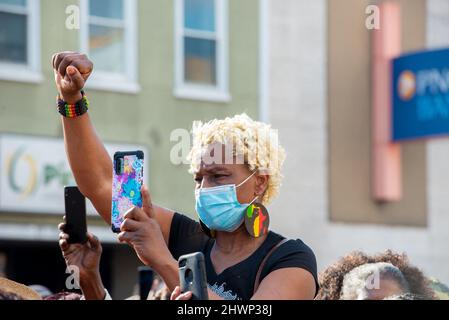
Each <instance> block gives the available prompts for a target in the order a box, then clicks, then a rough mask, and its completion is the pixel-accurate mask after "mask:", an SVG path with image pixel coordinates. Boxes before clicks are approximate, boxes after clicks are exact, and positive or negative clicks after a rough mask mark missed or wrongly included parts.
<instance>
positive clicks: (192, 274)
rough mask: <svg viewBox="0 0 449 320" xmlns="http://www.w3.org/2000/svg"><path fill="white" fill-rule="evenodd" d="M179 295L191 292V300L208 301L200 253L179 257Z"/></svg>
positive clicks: (204, 266) (202, 256) (204, 267)
mask: <svg viewBox="0 0 449 320" xmlns="http://www.w3.org/2000/svg"><path fill="white" fill-rule="evenodd" d="M178 265H179V280H180V284H181V286H180V287H181V293H185V292H187V291H190V292H192V300H208V299H209V295H208V293H207V276H206V264H205V262H204V255H203V254H202V253H201V252H196V253H192V254H187V255H183V256H181V257H179V260H178Z"/></svg>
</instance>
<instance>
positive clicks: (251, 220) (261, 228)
mask: <svg viewBox="0 0 449 320" xmlns="http://www.w3.org/2000/svg"><path fill="white" fill-rule="evenodd" d="M269 226H270V216H269V215H268V210H267V208H265V207H264V205H263V204H261V203H253V204H252V205H250V206H249V207H248V208H247V209H246V212H245V228H246V231H248V233H249V234H250V235H251V236H252V237H254V238H260V237H262V236H264V235H266V234H267V233H268V228H269Z"/></svg>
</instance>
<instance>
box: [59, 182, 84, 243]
mask: <svg viewBox="0 0 449 320" xmlns="http://www.w3.org/2000/svg"><path fill="white" fill-rule="evenodd" d="M64 198H65V218H66V227H65V230H64V231H65V233H67V234H68V235H69V240H68V243H82V244H83V243H86V242H87V223H86V198H85V197H84V195H83V194H82V193H81V192H80V191H79V189H78V187H65V188H64Z"/></svg>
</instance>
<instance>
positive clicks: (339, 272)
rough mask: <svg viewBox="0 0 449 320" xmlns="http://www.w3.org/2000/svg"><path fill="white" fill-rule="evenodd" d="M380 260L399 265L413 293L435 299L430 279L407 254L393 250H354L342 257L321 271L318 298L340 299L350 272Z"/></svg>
mask: <svg viewBox="0 0 449 320" xmlns="http://www.w3.org/2000/svg"><path fill="white" fill-rule="evenodd" d="M378 262H387V263H391V264H392V265H394V266H395V267H397V268H398V269H399V270H400V271H401V272H402V274H403V275H404V278H405V279H406V280H407V282H408V284H409V287H410V293H411V294H414V295H418V296H421V297H423V298H424V299H429V300H431V299H435V295H434V293H433V291H432V289H431V288H430V281H429V280H428V279H427V278H426V277H425V276H424V274H423V273H422V272H421V271H420V270H419V269H418V268H416V267H414V266H412V265H410V263H409V260H408V258H407V255H406V254H397V253H393V252H392V251H391V250H387V251H386V252H385V253H383V254H378V255H374V256H369V255H366V254H365V253H363V252H360V251H354V252H351V253H350V254H348V255H346V256H345V257H343V258H341V259H340V260H339V261H338V262H336V263H334V264H333V265H331V266H329V267H328V268H327V269H326V270H324V271H323V272H322V273H320V275H319V283H320V290H319V291H318V295H317V297H316V299H317V300H339V299H340V295H341V290H342V287H343V279H344V277H345V275H346V274H347V273H348V272H350V271H351V270H353V269H354V268H357V267H359V266H361V265H364V264H367V263H378Z"/></svg>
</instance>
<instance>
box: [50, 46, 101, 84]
mask: <svg viewBox="0 0 449 320" xmlns="http://www.w3.org/2000/svg"><path fill="white" fill-rule="evenodd" d="M52 63H53V69H55V70H56V71H57V72H58V73H59V74H60V75H61V76H62V77H63V78H64V77H65V76H66V72H67V67H68V66H73V67H75V68H76V69H78V71H79V73H80V74H81V76H82V77H83V79H84V80H87V78H88V77H89V75H90V74H91V73H92V70H93V63H92V61H90V60H89V59H88V58H87V56H86V55H84V54H80V53H77V52H71V51H65V52H60V53H56V54H54V55H53V58H52Z"/></svg>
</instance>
